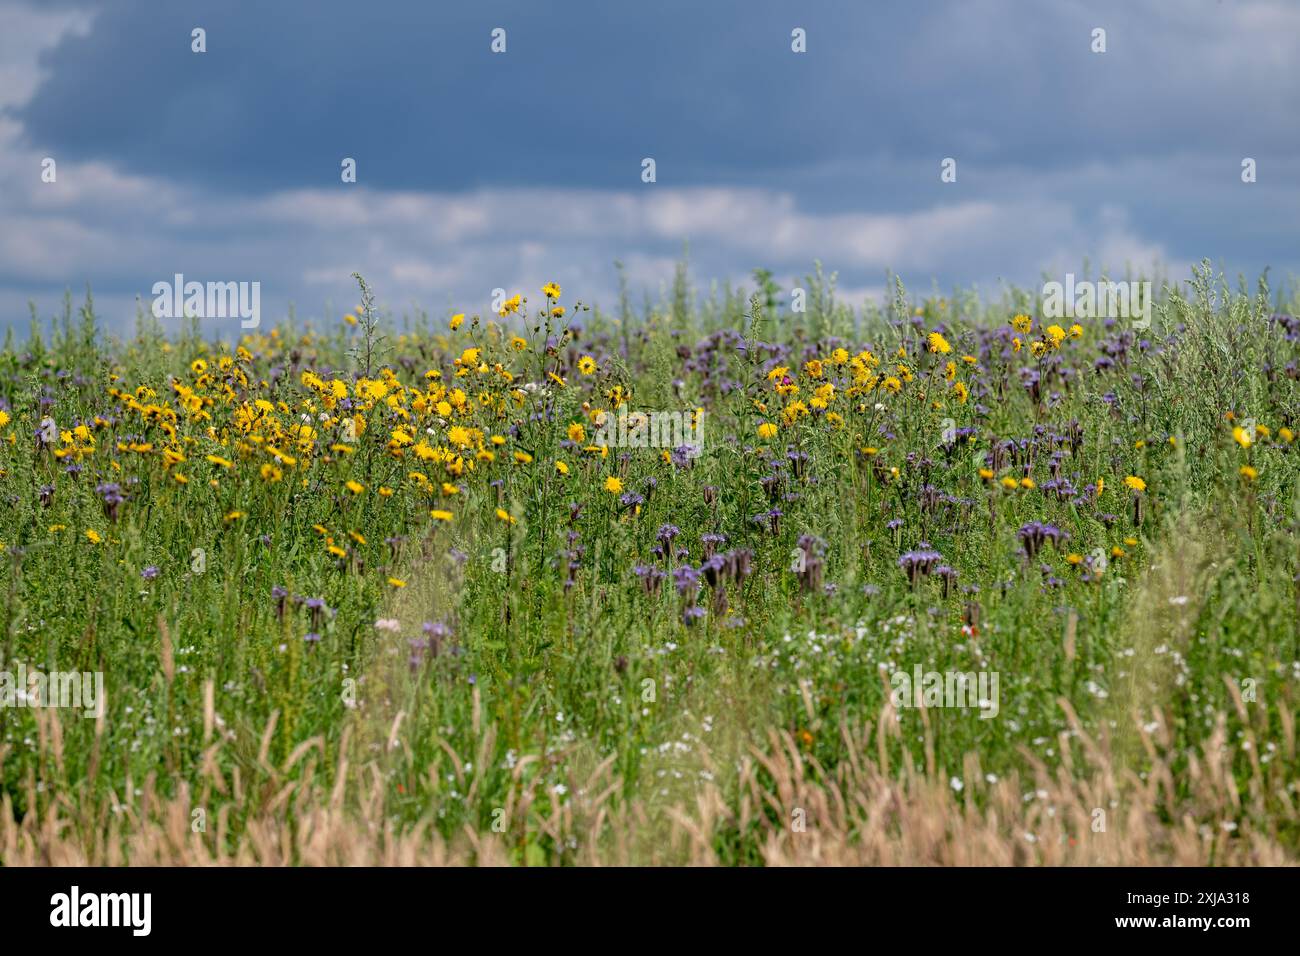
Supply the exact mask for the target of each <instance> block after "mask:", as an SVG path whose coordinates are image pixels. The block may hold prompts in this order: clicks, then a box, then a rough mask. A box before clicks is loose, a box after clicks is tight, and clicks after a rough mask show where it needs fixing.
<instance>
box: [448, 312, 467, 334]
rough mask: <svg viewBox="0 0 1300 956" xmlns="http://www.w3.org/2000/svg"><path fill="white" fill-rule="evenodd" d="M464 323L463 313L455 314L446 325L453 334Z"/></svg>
mask: <svg viewBox="0 0 1300 956" xmlns="http://www.w3.org/2000/svg"><path fill="white" fill-rule="evenodd" d="M464 323H465V313H464V312H457V313H456V314H455V315H453V316H452V317H451V321H450V322H448V323H447V325H448V326H449V327H450V328H451V330H452V331H453V332H455V331H456V330H457V329H458V328H460V327H461V326H462V325H463V324H464Z"/></svg>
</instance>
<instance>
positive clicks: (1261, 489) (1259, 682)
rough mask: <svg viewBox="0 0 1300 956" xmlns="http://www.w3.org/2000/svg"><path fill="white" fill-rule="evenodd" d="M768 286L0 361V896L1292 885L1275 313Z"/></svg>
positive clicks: (1298, 559) (47, 340) (1291, 574)
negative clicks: (163, 887)
mask: <svg viewBox="0 0 1300 956" xmlns="http://www.w3.org/2000/svg"><path fill="white" fill-rule="evenodd" d="M756 286H757V289H756V291H755V290H749V289H739V288H732V287H729V286H726V287H718V286H715V287H713V288H711V289H710V290H708V292H707V293H705V294H700V293H698V292H697V291H696V290H694V289H692V287H691V285H690V282H689V278H688V275H687V273H686V271H685V269H684V268H683V270H682V271H681V272H680V273H679V275H678V277H677V280H676V282H675V284H674V285H673V287H672V288H671V289H670V290H668V291H667V292H666V293H665V294H664V295H663V296H661V299H660V301H649V302H647V303H646V304H645V305H644V306H643V307H642V308H639V309H638V308H634V307H633V305H632V303H631V299H630V296H629V295H627V294H625V295H624V296H623V298H622V301H621V302H619V303H616V304H615V306H614V308H613V309H612V310H606V309H601V308H596V307H592V306H588V305H586V304H584V303H582V302H580V301H577V300H576V299H575V298H574V297H573V296H572V290H568V289H564V290H561V289H560V288H559V287H558V286H556V285H554V284H549V285H547V286H546V287H545V288H544V289H541V290H535V291H533V290H530V291H528V292H526V293H523V294H520V295H516V296H515V297H514V298H512V299H510V300H508V301H506V302H504V303H502V304H501V307H500V309H499V310H498V314H490V315H487V316H481V315H465V314H460V313H456V314H448V315H444V316H441V317H436V318H434V317H430V316H427V315H424V314H417V315H408V316H391V315H381V314H380V313H379V311H378V310H377V308H376V305H375V300H374V298H373V296H372V294H371V292H370V290H369V289H368V287H367V286H366V285H365V283H364V281H362V282H361V293H362V294H361V299H362V301H361V305H360V307H359V308H358V309H357V310H355V312H354V313H352V314H349V315H347V316H344V317H342V319H340V320H329V321H324V322H314V323H302V322H298V321H289V320H286V321H284V322H281V323H279V324H277V325H275V326H274V327H269V328H259V329H257V330H255V331H253V332H250V333H247V334H244V335H243V336H242V337H240V338H238V339H237V340H235V341H223V340H222V339H220V338H214V337H213V330H211V329H206V328H204V329H201V328H200V327H199V324H198V323H197V322H191V323H189V324H187V325H185V327H184V328H179V329H176V328H173V329H172V330H171V331H170V332H168V331H166V330H164V329H163V328H162V327H161V326H160V325H159V323H158V321H157V320H154V319H153V318H152V317H150V316H147V315H142V316H141V317H140V318H139V320H138V321H137V324H136V329H135V332H134V334H133V335H132V336H131V337H130V338H129V339H127V340H124V341H120V340H116V339H114V338H112V337H109V336H105V335H104V334H103V332H102V331H101V330H100V328H99V325H100V323H99V321H98V320H97V317H96V316H95V313H94V306H93V302H92V301H91V300H89V298H88V299H87V301H86V304H85V305H84V306H83V307H82V308H81V309H80V312H79V314H76V315H74V313H73V310H72V308H71V306H70V305H69V307H68V308H67V309H66V310H65V312H64V314H63V315H62V316H60V317H58V318H57V319H56V320H55V322H54V323H53V329H52V333H50V332H43V331H42V330H41V329H40V327H39V326H38V325H37V324H35V323H34V324H33V329H32V332H31V333H30V334H29V335H28V336H27V338H26V339H25V340H24V341H21V342H19V341H16V340H15V338H14V337H13V336H11V337H10V339H9V340H8V341H7V342H6V344H5V346H4V348H3V351H0V495H3V499H4V503H5V505H6V507H4V508H3V509H0V567H3V582H2V584H0V586H2V587H3V592H2V593H3V611H2V612H0V622H2V623H3V633H2V634H0V652H2V653H3V658H2V660H3V664H2V665H0V669H3V670H4V671H6V672H11V673H12V672H15V671H16V669H17V668H18V666H19V665H20V664H21V665H22V666H23V667H24V668H26V670H27V671H28V672H32V671H43V672H45V673H50V672H56V671H60V672H100V673H102V675H103V686H104V691H105V698H106V700H105V706H104V707H103V709H102V712H101V713H100V714H99V715H98V716H91V717H86V716H84V715H83V713H82V712H81V711H78V710H75V709H69V708H55V707H41V706H33V704H35V703H37V701H34V700H32V699H30V697H29V695H28V692H29V690H30V688H21V687H19V688H14V687H13V686H12V683H11V686H10V690H11V691H13V693H11V694H10V695H9V697H8V701H7V706H3V707H0V803H2V804H3V810H2V811H0V861H3V862H4V863H6V864H47V863H68V862H91V863H110V864H119V863H123V864H125V863H131V864H141V863H194V862H214V861H216V862H232V863H252V862H264V863H284V864H313V863H440V862H445V863H451V862H465V863H513V864H524V865H565V864H593V863H649V862H653V863H682V862H691V863H718V864H763V863H767V864H779V863H886V864H898V863H904V864H918V863H919V864H930V863H944V864H951V863H1004V864H1035V863H1044V864H1056V863H1100V862H1108V863H1125V864H1128V863H1159V862H1174V863H1224V864H1259V863H1278V862H1287V861H1294V860H1295V858H1296V855H1297V850H1298V845H1300V817H1298V812H1300V811H1298V807H1297V800H1298V799H1300V792H1298V786H1297V780H1300V763H1298V762H1297V756H1296V734H1295V712H1296V698H1297V686H1296V685H1297V680H1300V551H1298V549H1297V535H1296V531H1297V520H1298V516H1300V510H1298V503H1300V502H1298V499H1297V489H1296V474H1297V471H1298V470H1300V469H1297V467H1296V461H1297V458H1296V456H1297V454H1300V446H1297V443H1296V432H1297V431H1300V372H1298V370H1297V362H1298V361H1300V318H1297V316H1300V295H1298V294H1297V289H1296V288H1295V286H1294V285H1291V286H1288V287H1286V288H1284V289H1282V290H1275V289H1270V288H1268V287H1267V285H1266V283H1265V280H1263V279H1261V280H1260V281H1259V283H1258V285H1257V287H1256V288H1254V289H1251V288H1248V287H1247V286H1246V285H1245V284H1244V282H1242V283H1240V284H1239V287H1238V288H1237V289H1236V290H1233V289H1232V288H1231V286H1230V285H1229V284H1228V283H1227V282H1225V280H1224V279H1223V277H1221V276H1216V275H1215V274H1214V273H1213V272H1212V271H1211V270H1210V268H1209V267H1208V266H1205V267H1203V268H1201V269H1198V270H1197V271H1196V273H1195V274H1194V275H1193V276H1192V277H1191V279H1190V281H1188V282H1187V283H1181V284H1178V285H1167V286H1165V287H1164V288H1163V289H1162V290H1161V291H1160V292H1159V294H1158V295H1157V297H1156V303H1155V310H1154V319H1153V321H1152V323H1151V325H1150V327H1149V328H1137V327H1134V325H1133V323H1131V322H1130V321H1128V320H1126V319H1088V320H1082V319H1081V320H1078V321H1077V322H1073V321H1068V320H1066V321H1062V322H1060V323H1059V324H1058V322H1057V320H1053V319H1050V318H1044V317H1041V315H1040V310H1041V306H1042V302H1041V298H1040V297H1039V296H1038V295H1036V294H1035V293H1034V292H1033V291H1027V290H1021V289H1007V290H1005V291H1004V292H1003V293H1002V294H1001V295H1000V296H998V297H997V298H996V299H994V300H987V299H981V298H980V297H979V296H977V295H976V294H975V293H974V292H962V293H959V294H956V295H954V296H949V297H940V296H938V295H932V296H928V297H915V296H912V295H909V294H908V293H907V292H906V290H905V289H904V288H903V287H902V285H901V283H899V284H895V287H894V289H895V292H894V295H893V297H892V301H890V302H889V303H887V304H886V305H884V306H873V305H870V304H868V305H867V306H865V307H862V308H854V307H852V306H851V305H849V304H847V303H844V302H842V301H840V300H839V299H837V297H836V295H835V290H834V279H833V277H827V276H825V275H823V274H822V272H821V270H820V269H818V270H817V271H816V272H815V273H814V274H813V275H811V276H809V277H807V279H806V280H805V281H804V282H803V284H802V288H803V289H804V290H805V292H806V310H804V311H801V312H792V311H789V309H788V308H787V307H785V306H783V304H782V303H783V301H784V297H783V295H782V290H780V289H779V288H777V286H776V285H775V283H774V281H773V279H772V277H771V276H770V274H767V273H762V272H760V273H758V274H756ZM173 324H174V323H173ZM234 334H236V335H238V334H239V330H238V329H235V330H234ZM637 413H649V414H651V415H656V416H660V417H659V418H658V419H656V420H657V421H658V422H659V423H661V424H664V423H669V422H671V423H672V427H671V428H669V427H666V425H665V427H655V428H653V429H652V428H649V427H647V425H648V421H649V420H647V421H646V422H642V421H641V420H640V419H638V418H637ZM620 419H621V420H622V422H621V426H620V427H615V426H616V425H618V424H619V422H620ZM900 675H905V676H906V677H907V678H909V679H911V678H913V677H915V678H916V680H915V683H916V685H917V686H916V687H912V686H911V683H909V682H908V681H904V680H903V679H902V677H901V676H900ZM926 675H939V683H938V684H937V685H936V684H933V683H931V680H930V678H929V677H928V676H926ZM994 680H995V682H994ZM981 681H982V682H981ZM936 687H938V690H937V692H936V693H935V694H934V695H933V696H932V695H931V694H930V693H929V691H931V690H934V689H935V688H936ZM954 692H955V693H956V697H957V699H955V700H954Z"/></svg>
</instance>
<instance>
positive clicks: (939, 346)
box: [926, 332, 952, 355]
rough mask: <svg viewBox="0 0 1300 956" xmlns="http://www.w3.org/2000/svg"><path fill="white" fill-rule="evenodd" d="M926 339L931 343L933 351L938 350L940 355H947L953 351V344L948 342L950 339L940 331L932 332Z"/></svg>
mask: <svg viewBox="0 0 1300 956" xmlns="http://www.w3.org/2000/svg"><path fill="white" fill-rule="evenodd" d="M926 341H927V343H928V344H929V347H930V351H931V352H938V353H939V354H940V355H947V354H948V353H949V352H951V351H952V346H951V345H949V344H948V340H947V339H945V338H944V337H943V336H942V335H940V334H939V333H938V332H931V333H930V335H929V337H928V339H927V340H926Z"/></svg>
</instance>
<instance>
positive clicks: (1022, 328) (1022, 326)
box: [1011, 314, 1034, 335]
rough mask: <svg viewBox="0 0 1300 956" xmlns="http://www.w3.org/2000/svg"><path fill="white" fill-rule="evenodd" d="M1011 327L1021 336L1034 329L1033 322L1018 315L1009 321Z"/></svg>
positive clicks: (1026, 317)
mask: <svg viewBox="0 0 1300 956" xmlns="http://www.w3.org/2000/svg"><path fill="white" fill-rule="evenodd" d="M1011 327H1012V328H1013V329H1015V330H1016V331H1017V332H1019V333H1020V334H1021V335H1028V334H1029V330H1030V329H1032V328H1033V327H1034V320H1033V319H1031V318H1030V317H1029V316H1027V315H1024V314H1019V315H1017V316H1015V318H1013V319H1012V320H1011Z"/></svg>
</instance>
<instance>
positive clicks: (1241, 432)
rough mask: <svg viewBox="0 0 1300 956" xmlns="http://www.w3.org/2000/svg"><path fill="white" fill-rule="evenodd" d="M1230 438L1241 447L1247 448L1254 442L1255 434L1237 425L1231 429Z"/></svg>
mask: <svg viewBox="0 0 1300 956" xmlns="http://www.w3.org/2000/svg"><path fill="white" fill-rule="evenodd" d="M1232 440H1233V441H1235V442H1236V443H1237V444H1238V445H1240V446H1241V447H1242V448H1249V447H1250V446H1251V445H1253V444H1254V443H1255V436H1254V435H1252V434H1251V433H1250V432H1248V431H1246V429H1244V428H1242V427H1241V426H1240V425H1238V426H1236V427H1235V428H1233V430H1232Z"/></svg>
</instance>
